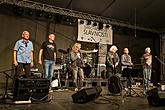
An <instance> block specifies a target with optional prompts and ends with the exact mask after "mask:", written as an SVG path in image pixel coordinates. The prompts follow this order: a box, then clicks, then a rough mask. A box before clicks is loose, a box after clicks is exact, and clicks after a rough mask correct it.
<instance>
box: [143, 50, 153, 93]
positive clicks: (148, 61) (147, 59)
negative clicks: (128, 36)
mask: <svg viewBox="0 0 165 110" xmlns="http://www.w3.org/2000/svg"><path fill="white" fill-rule="evenodd" d="M141 63H142V65H143V86H144V90H143V91H144V95H146V92H147V90H148V87H149V84H150V80H151V72H152V55H151V49H150V47H147V48H145V53H144V54H143V56H142V59H141Z"/></svg>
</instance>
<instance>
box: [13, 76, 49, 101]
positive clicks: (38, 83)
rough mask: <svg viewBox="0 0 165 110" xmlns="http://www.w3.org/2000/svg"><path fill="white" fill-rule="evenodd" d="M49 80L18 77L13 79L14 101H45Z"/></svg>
mask: <svg viewBox="0 0 165 110" xmlns="http://www.w3.org/2000/svg"><path fill="white" fill-rule="evenodd" d="M49 86H50V80H48V79H28V78H18V79H16V80H15V85H14V92H13V100H14V101H27V100H29V99H31V100H32V101H45V100H47V98H48V93H49Z"/></svg>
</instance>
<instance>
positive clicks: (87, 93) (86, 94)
mask: <svg viewBox="0 0 165 110" xmlns="http://www.w3.org/2000/svg"><path fill="white" fill-rule="evenodd" d="M101 91H102V89H101V87H100V86H96V87H92V88H85V89H82V90H80V91H78V92H77V93H75V94H73V95H72V99H73V102H74V103H86V102H89V101H92V100H94V99H95V98H96V97H98V96H99V95H100V93H101Z"/></svg>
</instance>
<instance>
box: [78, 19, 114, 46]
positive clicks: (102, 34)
mask: <svg viewBox="0 0 165 110" xmlns="http://www.w3.org/2000/svg"><path fill="white" fill-rule="evenodd" d="M80 21H81V22H80ZM93 23H94V22H91V24H90V25H87V20H81V19H78V38H77V40H78V41H84V42H91V43H100V44H110V45H111V44H112V26H111V25H109V24H108V25H109V27H106V25H107V24H103V28H102V29H99V28H98V25H99V23H98V22H96V25H97V26H93Z"/></svg>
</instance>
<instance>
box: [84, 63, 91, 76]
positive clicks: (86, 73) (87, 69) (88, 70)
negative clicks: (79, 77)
mask: <svg viewBox="0 0 165 110" xmlns="http://www.w3.org/2000/svg"><path fill="white" fill-rule="evenodd" d="M83 72H84V76H85V77H90V73H91V66H90V65H88V64H87V63H85V66H84V67H83Z"/></svg>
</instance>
